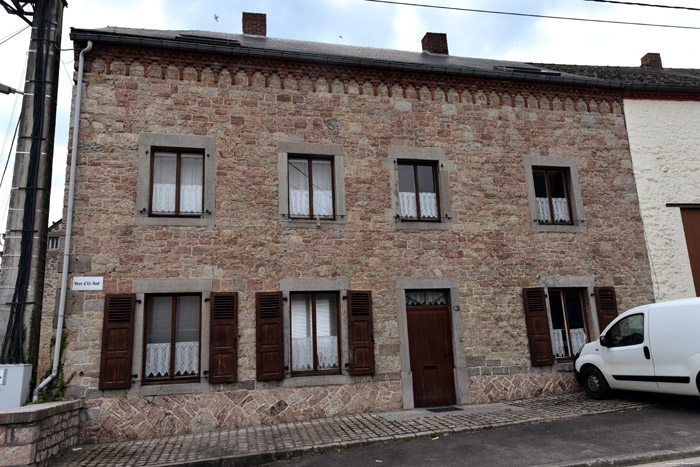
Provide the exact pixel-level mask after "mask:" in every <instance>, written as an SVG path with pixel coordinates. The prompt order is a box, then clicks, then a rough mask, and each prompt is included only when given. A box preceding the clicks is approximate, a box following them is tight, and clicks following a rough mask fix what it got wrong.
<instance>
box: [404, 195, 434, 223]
mask: <svg viewBox="0 0 700 467" xmlns="http://www.w3.org/2000/svg"><path fill="white" fill-rule="evenodd" d="M419 195H420V196H419V198H418V199H419V200H420V213H421V218H422V219H437V217H438V208H437V195H436V194H435V193H425V192H421V193H419ZM399 204H400V209H401V217H403V218H407V219H417V218H418V208H417V205H416V194H415V193H413V192H411V191H402V192H399Z"/></svg>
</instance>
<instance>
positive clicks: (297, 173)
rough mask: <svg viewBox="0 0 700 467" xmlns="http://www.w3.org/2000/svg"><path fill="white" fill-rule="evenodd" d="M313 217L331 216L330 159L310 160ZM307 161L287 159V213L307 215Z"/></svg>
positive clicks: (308, 203) (308, 213) (298, 215)
mask: <svg viewBox="0 0 700 467" xmlns="http://www.w3.org/2000/svg"><path fill="white" fill-rule="evenodd" d="M311 166H312V171H313V197H314V217H316V216H318V217H332V216H333V179H332V169H331V163H330V161H323V160H319V161H312V163H311ZM308 172H309V162H308V161H307V160H290V161H289V215H290V216H292V217H309V216H310V215H311V212H310V206H311V205H310V202H309V173H308Z"/></svg>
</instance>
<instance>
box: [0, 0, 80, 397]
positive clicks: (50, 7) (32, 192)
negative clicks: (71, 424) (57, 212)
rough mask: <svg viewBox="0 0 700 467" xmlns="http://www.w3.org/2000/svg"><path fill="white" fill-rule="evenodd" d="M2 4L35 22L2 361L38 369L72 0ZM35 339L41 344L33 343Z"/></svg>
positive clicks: (0, 294)
mask: <svg viewBox="0 0 700 467" xmlns="http://www.w3.org/2000/svg"><path fill="white" fill-rule="evenodd" d="M0 6H2V7H4V8H5V10H6V11H7V13H9V14H14V15H17V16H18V17H19V18H21V19H22V20H24V21H25V22H27V23H29V24H31V26H32V34H31V41H30V45H29V52H28V58H27V74H26V79H25V84H24V98H23V101H22V113H21V116H20V125H19V133H18V138H17V149H16V151H15V164H14V173H13V177H12V190H11V193H10V207H9V212H8V215H7V229H6V231H5V233H4V236H5V249H4V252H3V255H2V268H1V269H0V341H1V342H2V348H1V353H0V364H19V363H32V364H33V367H34V371H36V362H37V356H38V350H39V325H40V323H41V304H42V299H43V293H44V290H43V289H44V269H45V257H46V234H47V227H48V217H49V195H50V193H51V168H52V162H53V146H54V132H55V128H56V100H57V97H58V75H59V68H60V53H61V28H62V22H63V8H64V7H66V6H67V3H66V1H65V0H36V1H19V0H0ZM30 340H32V341H33V342H34V345H33V346H32V348H31V349H28V342H29V341H30ZM29 350H30V352H29V354H28V351H29ZM22 402H23V401H22Z"/></svg>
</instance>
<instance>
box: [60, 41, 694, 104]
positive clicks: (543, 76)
mask: <svg viewBox="0 0 700 467" xmlns="http://www.w3.org/2000/svg"><path fill="white" fill-rule="evenodd" d="M71 39H73V41H75V43H76V48H82V45H83V44H84V43H86V41H88V40H92V41H93V42H96V43H112V44H121V45H126V46H148V47H159V48H170V49H178V50H186V51H201V52H214V53H222V54H232V55H244V56H252V57H269V58H279V59H291V60H304V61H312V62H323V63H331V64H337V65H355V66H367V67H373V68H384V69H393V70H404V71H423V72H432V73H448V74H457V75H468V76H475V77H483V78H496V79H517V80H524V81H537V82H550V83H566V84H575V85H583V86H595V87H605V88H614V89H635V90H666V91H687V92H700V70H697V69H680V68H642V67H639V68H635V67H610V66H589V65H557V64H538V63H524V62H514V61H508V60H489V59H482V58H469V57H458V56H454V55H439V54H432V53H427V52H408V51H401V50H390V49H380V48H372V47H357V46H351V45H341V44H329V43H322V42H310V41H299V40H292V39H279V38H273V37H266V36H252V35H247V34H228V33H221V32H211V31H197V30H157V29H133V28H120V27H106V28H100V29H77V28H72V29H71Z"/></svg>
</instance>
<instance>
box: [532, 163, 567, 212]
mask: <svg viewBox="0 0 700 467" xmlns="http://www.w3.org/2000/svg"><path fill="white" fill-rule="evenodd" d="M532 177H533V182H534V185H535V202H536V203H537V220H538V221H539V222H540V223H542V224H571V205H570V200H569V182H568V177H567V174H566V171H565V170H564V169H559V168H533V170H532Z"/></svg>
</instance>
